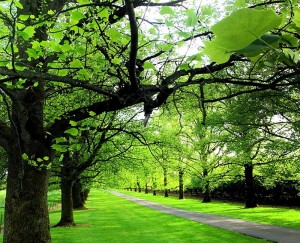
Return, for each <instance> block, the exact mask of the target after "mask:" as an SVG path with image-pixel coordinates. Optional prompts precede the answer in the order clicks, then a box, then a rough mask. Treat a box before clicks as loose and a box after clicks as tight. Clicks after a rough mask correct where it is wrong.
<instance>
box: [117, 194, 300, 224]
mask: <svg viewBox="0 0 300 243" xmlns="http://www.w3.org/2000/svg"><path fill="white" fill-rule="evenodd" d="M120 192H121V193H124V194H127V195H130V196H134V197H138V198H142V199H146V200H149V201H153V202H157V203H161V204H165V205H169V206H172V207H176V208H182V209H186V210H191V211H196V212H203V213H210V214H216V215H222V216H228V217H231V218H238V219H244V220H248V221H253V222H259V223H264V224H269V225H276V226H282V227H287V228H294V229H300V210H297V209H289V208H284V207H266V206H259V207H257V208H249V209H246V208H244V204H239V203H224V202H212V203H201V201H200V200H197V199H183V200H178V199H177V198H176V197H173V196H171V197H168V198H165V197H163V196H162V195H156V196H153V195H152V194H150V193H149V194H145V193H138V192H133V191H120Z"/></svg>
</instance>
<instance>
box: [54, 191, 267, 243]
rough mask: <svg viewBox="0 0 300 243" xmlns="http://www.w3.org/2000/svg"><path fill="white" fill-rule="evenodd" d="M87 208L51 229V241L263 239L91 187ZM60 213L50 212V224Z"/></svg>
mask: <svg viewBox="0 0 300 243" xmlns="http://www.w3.org/2000/svg"><path fill="white" fill-rule="evenodd" d="M86 206H87V208H88V210H83V211H82V210H81V211H75V221H76V223H77V224H78V226H77V227H75V228H52V229H51V233H52V242H53V243H77V242H78V243H83V242H88V243H92V242H95V243H96V242H97V243H98V242H108V243H110V242H113V243H114V242H116V243H117V242H122V243H123V242H125V243H126V242H128V243H134V242H139V243H141V242H142V243H148V242H149V243H153V242H155V243H156V242H164V243H165V242H172V243H173V242H178V243H179V242H181V243H182V242H188V243H190V242H249V243H250V242H251V243H252V242H264V241H262V240H258V239H255V238H251V237H247V236H245V235H241V234H238V233H234V232H230V231H227V230H222V229H217V228H214V227H211V226H207V225H203V224H199V223H196V222H193V221H190V220H186V219H181V218H178V217H175V216H171V215H167V214H163V213H160V212H158V211H155V210H152V209H148V208H146V207H143V206H140V205H137V204H135V203H132V202H129V201H127V200H125V199H122V198H119V197H116V196H114V195H111V194H109V193H107V192H103V191H97V190H92V191H91V193H90V197H89V199H88V201H87V204H86ZM59 217H60V212H59V211H58V210H56V211H52V212H50V219H51V224H52V225H53V224H55V223H57V222H58V220H59Z"/></svg>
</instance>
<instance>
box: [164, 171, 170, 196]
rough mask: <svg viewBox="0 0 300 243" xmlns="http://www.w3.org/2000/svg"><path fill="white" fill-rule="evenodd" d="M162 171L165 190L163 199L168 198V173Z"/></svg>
mask: <svg viewBox="0 0 300 243" xmlns="http://www.w3.org/2000/svg"><path fill="white" fill-rule="evenodd" d="M163 170H164V188H165V197H169V191H168V173H167V169H166V168H163Z"/></svg>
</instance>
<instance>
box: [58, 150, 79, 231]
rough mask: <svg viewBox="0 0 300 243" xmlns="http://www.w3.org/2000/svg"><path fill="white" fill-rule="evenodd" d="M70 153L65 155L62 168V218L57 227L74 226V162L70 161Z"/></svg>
mask: <svg viewBox="0 0 300 243" xmlns="http://www.w3.org/2000/svg"><path fill="white" fill-rule="evenodd" d="M70 159H71V158H70V157H69V153H68V152H67V153H65V157H64V159H63V161H62V167H61V216H60V221H59V222H58V223H57V224H56V225H55V226H56V227H58V226H64V227H65V226H74V225H75V223H74V216H73V198H72V187H73V184H74V179H73V177H72V176H73V174H72V173H73V167H72V161H70Z"/></svg>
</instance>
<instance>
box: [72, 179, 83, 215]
mask: <svg viewBox="0 0 300 243" xmlns="http://www.w3.org/2000/svg"><path fill="white" fill-rule="evenodd" d="M83 193H84V191H83V190H82V184H81V182H80V180H79V179H78V180H76V181H75V182H74V184H73V189H72V197H73V209H86V208H85V206H84V203H85V200H84V197H83V196H84V195H83Z"/></svg>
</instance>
